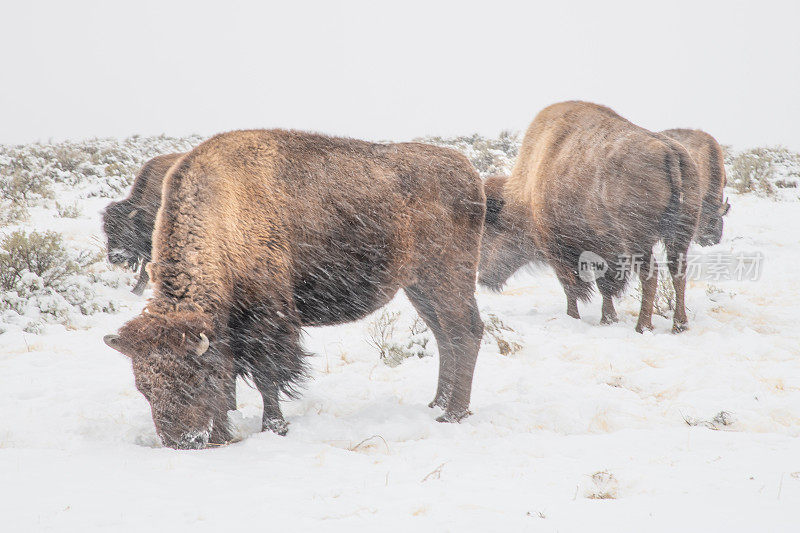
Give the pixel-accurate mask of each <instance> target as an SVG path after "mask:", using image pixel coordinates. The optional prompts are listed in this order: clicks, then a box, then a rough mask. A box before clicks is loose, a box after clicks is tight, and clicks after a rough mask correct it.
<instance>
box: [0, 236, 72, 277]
mask: <svg viewBox="0 0 800 533" xmlns="http://www.w3.org/2000/svg"><path fill="white" fill-rule="evenodd" d="M78 268H79V265H78V263H77V262H75V261H73V260H72V259H71V258H70V257H69V254H68V253H67V250H66V248H64V245H63V242H62V238H61V235H60V234H58V233H56V232H54V231H46V232H44V233H39V232H36V231H32V232H31V233H25V231H23V230H17V231H15V232H13V233H11V234H10V235H8V236H6V237H5V238H4V239H3V241H2V244H0V288H2V289H3V290H7V291H8V290H12V289H14V288H15V287H17V286H18V285H19V284H20V283H24V282H25V279H26V276H28V275H29V274H32V275H35V276H36V277H37V278H40V279H42V283H43V286H47V287H52V286H54V285H56V284H58V283H59V282H61V281H63V280H64V279H65V278H66V277H67V276H69V275H71V274H74V273H76V272H77V271H78ZM28 277H29V276H28Z"/></svg>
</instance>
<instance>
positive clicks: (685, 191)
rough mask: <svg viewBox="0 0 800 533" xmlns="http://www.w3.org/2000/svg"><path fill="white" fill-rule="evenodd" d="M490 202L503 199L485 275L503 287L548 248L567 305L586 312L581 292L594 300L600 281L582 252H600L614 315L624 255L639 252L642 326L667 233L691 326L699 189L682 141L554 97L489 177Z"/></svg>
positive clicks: (606, 314) (492, 224)
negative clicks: (689, 293) (502, 170)
mask: <svg viewBox="0 0 800 533" xmlns="http://www.w3.org/2000/svg"><path fill="white" fill-rule="evenodd" d="M487 201H488V202H489V204H488V206H489V209H488V211H489V213H490V214H491V212H492V210H493V209H492V206H493V205H498V204H502V207H501V209H499V210H497V212H496V213H495V214H494V215H493V217H492V216H490V217H489V218H487V230H486V233H485V236H484V239H483V245H482V246H483V250H482V252H481V266H480V272H481V276H480V281H481V283H483V284H486V285H488V286H490V287H494V288H498V287H500V286H502V284H503V283H504V282H505V281H506V280H507V279H508V277H509V276H510V275H511V274H513V272H514V270H516V269H517V268H518V267H519V266H521V265H522V264H525V263H527V262H528V261H530V260H532V259H535V257H536V254H537V253H541V254H542V256H543V257H544V259H545V260H546V261H547V262H548V263H549V264H550V265H551V266H552V267H553V269H554V270H555V272H556V275H557V276H558V279H559V281H560V282H561V284H562V286H563V287H564V291H565V293H566V295H567V313H568V314H569V315H570V316H573V317H575V318H579V315H578V307H577V301H578V300H587V299H588V298H589V297H590V295H591V291H592V288H593V286H592V283H590V282H589V281H585V280H584V279H581V277H580V276H579V271H578V265H579V257H580V256H581V253H582V252H584V251H590V252H594V253H595V254H597V255H599V256H600V257H601V258H602V259H603V260H604V261H605V262H606V263H607V264H608V266H609V269H608V270H607V271H606V272H605V273H604V275H602V276H600V277H598V278H597V280H596V283H597V287H598V289H599V290H600V293H601V294H602V295H603V322H612V321H615V320H616V319H617V318H616V311H615V309H614V304H613V300H612V298H613V297H614V296H616V295H618V294H620V293H621V292H622V290H623V289H624V287H625V284H626V282H627V274H629V273H630V272H629V270H630V269H628V268H625V266H624V264H623V263H621V262H620V258H621V257H629V258H635V259H634V260H635V262H636V263H641V265H642V267H641V268H639V269H638V270H639V275H640V279H641V281H642V286H643V290H642V293H643V298H642V307H641V311H640V314H639V321H638V323H637V325H636V330H637V331H642V330H644V329H652V323H651V317H652V311H653V298H654V296H655V289H656V283H657V276H658V272H657V270H655V269H652V272H651V268H649V267H650V265H651V258H652V251H653V246H654V245H655V244H656V242H658V241H659V240H662V241H663V242H664V244H665V246H666V249H667V258H668V260H669V261H670V263H669V268H670V273H671V274H672V278H673V282H674V285H675V293H676V299H677V301H676V310H675V317H674V328H673V329H674V331H681V330H683V329H685V327H686V311H685V308H684V289H685V284H686V280H685V276H684V274H685V272H684V270H685V269H684V263H685V254H686V251H687V249H688V247H689V242H690V241H691V238H692V235H693V234H694V231H695V227H696V226H697V218H698V212H699V209H700V204H701V197H700V194H699V186H698V177H697V170H696V167H695V164H694V162H693V161H692V158H691V157H690V156H689V153H688V152H687V151H686V149H685V148H684V147H683V146H681V145H680V143H678V142H677V141H674V140H672V139H669V138H667V137H665V136H663V135H660V134H657V133H653V132H650V131H648V130H645V129H643V128H640V127H638V126H636V125H634V124H632V123H630V122H629V121H627V120H625V119H624V118H622V117H620V116H619V115H617V114H616V113H615V112H614V111H612V110H611V109H609V108H607V107H603V106H599V105H596V104H590V103H587V102H564V103H560V104H555V105H552V106H550V107H547V108H545V109H544V110H542V111H541V112H540V113H539V114H538V115H537V116H536V118H535V119H534V121H533V123H532V124H531V125H530V127H529V128H528V131H527V133H526V134H525V138H524V140H523V143H522V148H521V150H520V154H519V158H518V159H517V163H516V165H515V167H514V170H513V172H512V175H511V177H510V178H508V180H507V181H506V182H505V183H502V181H500V182H494V183H488V184H487ZM509 233H511V234H512V236H509V235H508V234H509ZM520 233H521V234H523V235H519V234H520ZM513 234H517V235H513ZM520 242H531V243H535V246H520V245H519V243H520ZM537 250H538V251H537Z"/></svg>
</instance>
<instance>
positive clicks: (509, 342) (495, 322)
mask: <svg viewBox="0 0 800 533" xmlns="http://www.w3.org/2000/svg"><path fill="white" fill-rule="evenodd" d="M482 319H483V343H484V344H494V345H495V346H497V350H498V351H499V352H500V355H514V354H515V353H517V352H518V351H520V350H521V349H522V342H521V340H520V338H519V335H518V334H517V331H516V330H515V329H514V328H512V327H511V326H509V325H508V324H506V323H505V322H503V321H502V320H501V319H500V317H499V316H497V315H496V314H494V313H488V312H487V313H485V314H484V315H483V317H482Z"/></svg>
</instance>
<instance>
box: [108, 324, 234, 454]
mask: <svg viewBox="0 0 800 533" xmlns="http://www.w3.org/2000/svg"><path fill="white" fill-rule="evenodd" d="M212 332H213V329H212V328H211V326H210V321H209V320H208V319H207V318H206V316H205V315H203V314H202V313H170V314H167V315H157V314H149V313H144V314H142V315H141V316H140V317H137V318H135V319H133V320H131V321H130V322H128V323H127V324H125V325H124V326H123V327H122V328H121V329H120V331H119V335H106V336H105V338H104V339H103V340H104V341H105V343H106V344H107V345H108V346H110V347H111V348H114V349H115V350H117V351H119V352H121V353H123V354H125V355H127V356H128V357H130V358H131V360H132V363H133V374H134V377H135V379H136V388H138V389H139V392H141V393H142V394H143V395H144V397H145V398H147V401H148V402H150V409H151V411H152V415H153V422H155V426H156V431H157V433H158V435H159V437H161V441H162V442H163V443H164V445H165V446H169V447H171V448H181V449H192V448H204V447H206V446H207V445H208V444H209V443H223V442H226V441H228V440H229V439H230V435H229V432H228V428H227V422H226V421H227V418H226V415H227V407H228V399H227V398H226V391H227V390H230V389H229V385H230V384H231V383H232V382H233V380H234V379H235V377H234V375H233V372H232V369H231V363H230V361H229V360H227V359H226V358H225V357H223V356H222V355H221V354H220V352H219V351H218V350H217V349H216V348H215V347H214V341H213V333H212ZM220 426H221V427H220Z"/></svg>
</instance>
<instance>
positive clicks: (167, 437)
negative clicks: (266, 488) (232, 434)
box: [107, 130, 485, 447]
mask: <svg viewBox="0 0 800 533" xmlns="http://www.w3.org/2000/svg"><path fill="white" fill-rule="evenodd" d="M484 205H485V198H484V195H483V187H482V184H481V181H480V178H479V177H478V175H477V173H476V172H475V170H474V168H472V166H471V165H470V163H469V161H468V160H467V159H466V158H465V157H464V156H463V155H461V154H459V153H457V152H455V151H453V150H449V149H445V148H438V147H433V146H430V145H425V144H419V143H402V144H374V143H367V142H363V141H357V140H353V139H342V138H331V137H326V136H322V135H314V134H308V133H302V132H295V131H283V130H252V131H236V132H230V133H225V134H221V135H218V136H216V137H213V138H212V139H209V140H208V141H206V142H205V143H203V144H201V145H200V146H198V147H197V148H196V149H194V150H193V151H191V152H189V153H188V154H187V155H186V156H185V157H184V158H183V159H181V160H180V161H179V162H178V163H176V164H175V165H174V166H173V167H172V168H171V169H170V171H169V173H168V174H167V177H166V178H165V181H164V185H163V198H162V202H161V208H160V210H159V211H158V216H157V218H156V225H155V230H154V232H153V259H152V262H151V264H150V271H151V274H152V276H153V282H154V296H153V298H152V299H151V300H150V301H149V302H148V306H147V310H146V312H144V313H143V314H142V315H141V316H139V317H137V318H134V319H133V320H131V321H130V322H128V323H127V324H125V325H124V326H123V327H122V328H121V329H120V331H119V336H112V337H108V338H107V342H108V344H109V345H110V346H112V347H113V348H115V349H117V350H119V351H121V352H123V353H125V354H128V355H129V356H131V358H132V361H133V371H134V374H135V376H136V385H137V387H138V388H139V390H140V391H141V392H142V393H143V394H144V395H145V396H146V397H147V399H148V400H149V402H150V405H151V408H152V414H153V420H154V422H155V425H156V428H157V430H158V433H159V435H160V436H161V438H162V440H163V441H164V444H165V445H167V446H173V447H202V446H205V445H207V444H218V443H224V442H226V441H227V440H228V438H229V434H228V426H227V411H228V410H229V409H235V408H236V398H235V391H236V389H235V379H236V376H237V375H243V376H247V377H248V378H250V380H251V381H252V382H253V383H254V384H255V386H256V387H257V388H258V390H259V391H260V392H261V395H262V398H263V400H264V411H263V420H262V428H263V429H266V430H271V431H275V432H276V433H280V434H283V433H285V432H286V430H287V423H286V421H285V420H284V418H283V415H282V414H281V410H280V406H279V404H278V400H279V397H280V395H281V394H284V395H290V396H291V395H292V394H294V393H296V390H297V385H298V383H299V382H300V381H301V380H302V377H303V375H304V369H305V364H304V358H305V355H306V353H305V352H304V350H303V349H302V347H301V345H300V331H301V328H302V327H303V326H306V325H325V324H339V323H343V322H349V321H352V320H357V319H359V318H362V317H364V316H366V315H368V314H369V313H372V312H373V311H375V310H377V309H379V308H380V307H381V306H383V305H384V304H386V303H387V302H389V300H391V298H392V297H393V296H394V294H395V293H396V292H397V291H398V290H399V289H400V288H402V289H404V290H405V292H406V295H407V296H408V298H409V300H410V301H411V303H412V304H413V305H414V307H415V308H416V310H417V311H418V313H419V314H420V316H421V317H422V319H423V320H424V321H425V322H426V324H427V325H428V327H429V328H430V329H431V331H432V332H433V334H434V336H435V338H436V341H437V345H438V347H439V357H440V364H439V381H438V387H437V391H436V395H435V397H434V400H433V402H432V403H431V405H432V406H438V407H441V408H443V409H444V413H443V415H442V416H441V417H440V420H442V421H458V420H460V419H461V418H463V417H464V416H466V415H467V414H468V412H469V411H468V407H469V401H470V392H471V387H472V374H473V370H474V367H475V360H476V357H477V354H478V348H479V346H480V340H481V336H482V334H483V323H482V322H481V320H480V315H479V313H478V308H477V304H476V302H475V297H474V290H475V276H476V269H477V263H478V253H479V252H478V251H479V247H480V236H481V231H482V228H483V221H484V216H485V208H484ZM204 339H207V342H206V341H204ZM198 347H200V348H204V349H202V350H201V349H198ZM206 439H207V440H206Z"/></svg>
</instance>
